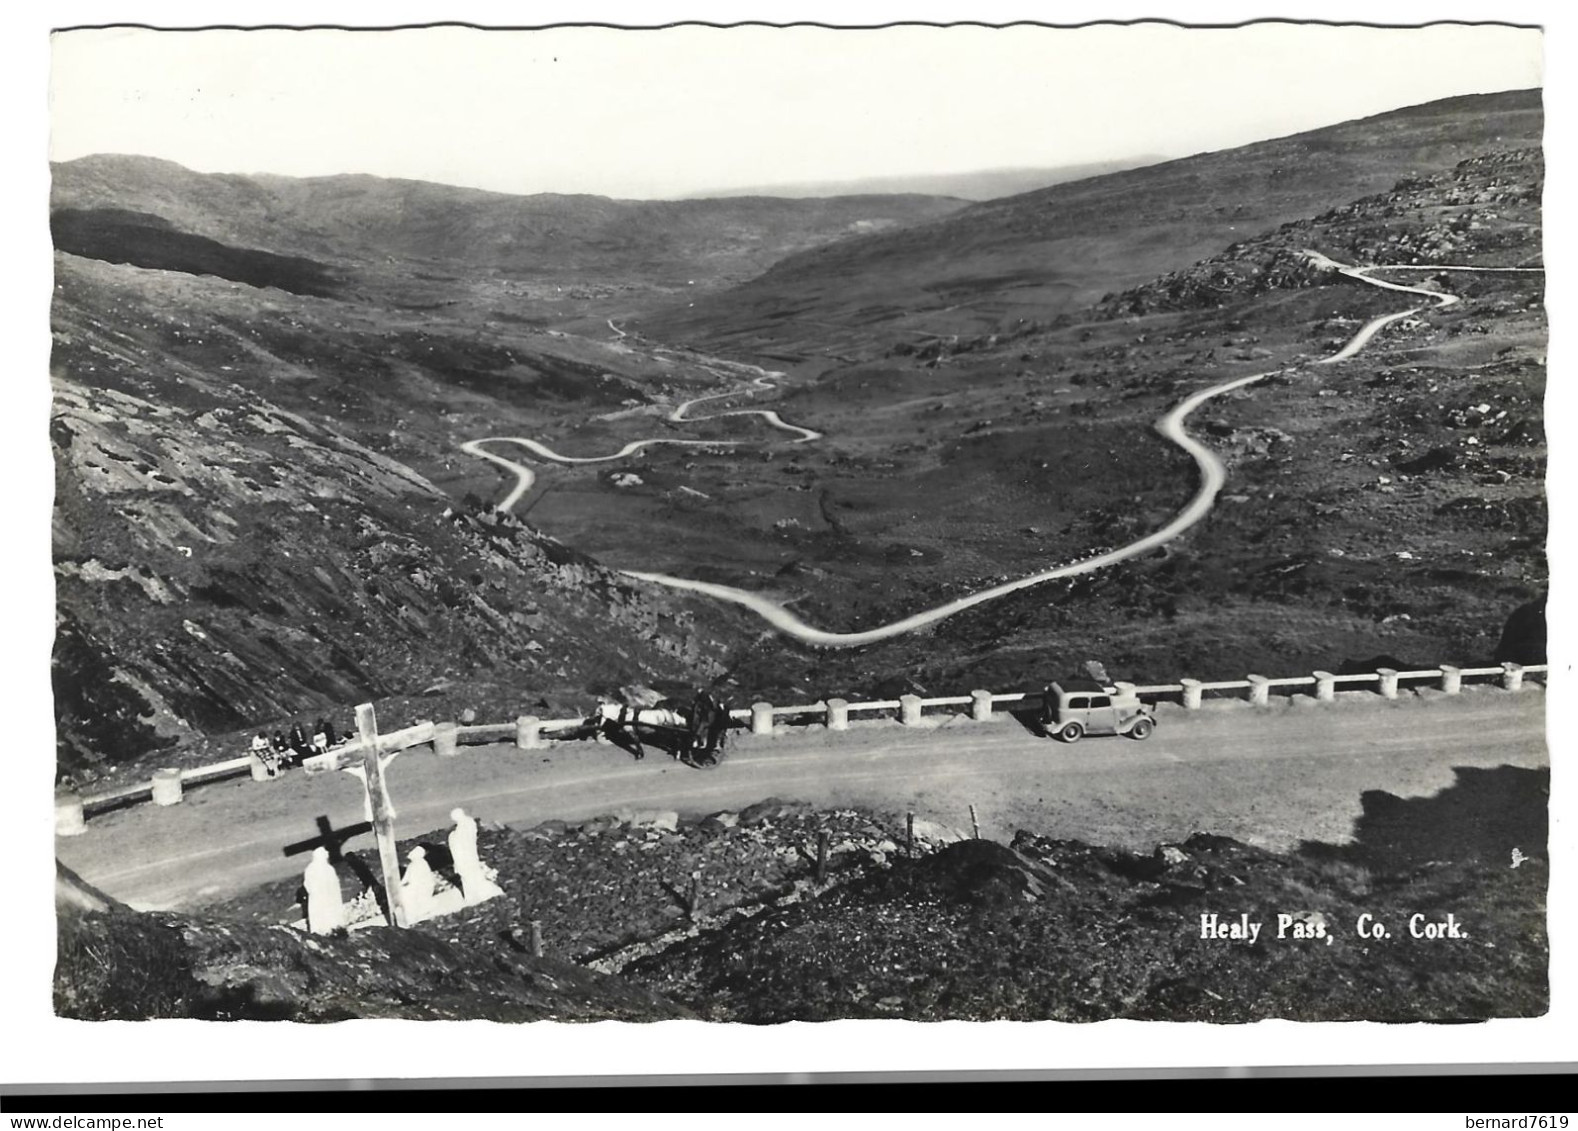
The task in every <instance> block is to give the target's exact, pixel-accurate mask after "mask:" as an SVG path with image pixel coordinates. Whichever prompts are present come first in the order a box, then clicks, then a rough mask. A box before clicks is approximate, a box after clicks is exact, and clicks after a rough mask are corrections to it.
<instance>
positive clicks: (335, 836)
mask: <svg viewBox="0 0 1578 1131" xmlns="http://www.w3.org/2000/svg"><path fill="white" fill-rule="evenodd" d="M317 825H318V835H317V836H315V837H309V838H308V839H306V840H298V841H297V842H296V843H295V844H287V845H286V846H285V847H284V849H283V850H282V851H283V853H284V855H286V856H299V855H301V854H302V853H303V852H311V851H312V850H313V849H314V848H327V849H328V850H329V863H331V864H338V863H339V862H340V860H341V858H342V856H343V852H342V850H343V849H344V848H345V842H346V841H348V840H353V839H355V838H356V837H359V836H361V835H362V834H363V833H370V832H372V831H373V827H372V825H371V824H369V823H368V822H366V821H363V822H362V823H361V824H359V825H351V826H350V827H348V828H343V829H336V828H335V827H334V822H333V821H331V820H329V817H328V814H326V813H325V814H321V815H320V816H319V817H318V819H317Z"/></svg>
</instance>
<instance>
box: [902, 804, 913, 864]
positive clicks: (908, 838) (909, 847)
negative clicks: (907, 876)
mask: <svg viewBox="0 0 1578 1131" xmlns="http://www.w3.org/2000/svg"><path fill="white" fill-rule="evenodd" d="M904 855H905V856H906V857H907V858H908V859H910V860H913V859H915V813H914V811H913V810H911V812H910V814H909V815H908V816H907V817H905V818H904Z"/></svg>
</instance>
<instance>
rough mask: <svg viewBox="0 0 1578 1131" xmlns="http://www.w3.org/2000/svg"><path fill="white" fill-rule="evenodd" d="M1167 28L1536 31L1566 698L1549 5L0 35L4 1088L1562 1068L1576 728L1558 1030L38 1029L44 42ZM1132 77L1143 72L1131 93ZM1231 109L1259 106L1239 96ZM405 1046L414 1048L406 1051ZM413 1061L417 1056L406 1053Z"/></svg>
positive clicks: (739, 14)
mask: <svg viewBox="0 0 1578 1131" xmlns="http://www.w3.org/2000/svg"><path fill="white" fill-rule="evenodd" d="M1147 17H1149V18H1158V17H1159V18H1170V19H1178V20H1181V21H1186V22H1190V23H1232V22H1241V21H1245V20H1251V19H1260V18H1268V17H1279V18H1310V19H1318V20H1322V21H1342V20H1351V21H1354V22H1363V23H1399V24H1412V23H1418V22H1420V21H1421V20H1425V19H1430V20H1442V19H1459V20H1502V21H1512V22H1519V23H1537V24H1541V25H1543V26H1545V27H1546V29H1547V32H1548V36H1547V68H1546V111H1547V138H1546V155H1547V161H1548V167H1549V185H1548V188H1547V201H1548V202H1551V207H1550V208H1549V209H1548V212H1547V217H1546V218H1547V248H1548V261H1550V262H1553V263H1555V264H1556V265H1557V268H1558V269H1557V270H1556V271H1554V272H1553V273H1552V275H1551V277H1550V282H1549V291H1548V296H1547V301H1548V304H1549V306H1550V308H1551V310H1552V312H1553V313H1552V319H1551V320H1552V333H1551V344H1552V347H1553V364H1552V365H1551V368H1550V374H1551V385H1552V391H1551V395H1550V399H1549V402H1548V406H1547V421H1546V423H1547V428H1548V430H1549V431H1550V433H1551V434H1552V437H1553V442H1552V453H1551V471H1552V484H1553V485H1552V487H1551V490H1550V496H1551V501H1552V506H1553V515H1552V529H1553V533H1552V539H1551V559H1552V568H1553V570H1554V571H1558V572H1559V580H1558V582H1557V585H1556V586H1554V587H1553V590H1552V594H1551V603H1550V616H1551V624H1552V633H1551V645H1552V661H1553V674H1552V680H1553V682H1555V683H1556V686H1557V691H1556V694H1555V695H1553V696H1552V701H1553V702H1560V700H1561V697H1562V695H1563V691H1564V685H1565V681H1566V680H1568V679H1570V678H1571V676H1570V675H1569V674H1567V669H1568V665H1569V664H1570V663H1571V659H1572V654H1571V649H1570V648H1569V647H1568V646H1567V641H1566V639H1565V637H1564V631H1565V629H1566V626H1568V625H1569V624H1571V623H1572V617H1571V613H1570V609H1571V602H1570V601H1569V600H1568V599H1567V597H1566V594H1565V593H1564V592H1563V590H1562V584H1563V582H1564V581H1565V580H1566V579H1567V578H1568V577H1569V576H1570V572H1571V571H1570V570H1569V569H1568V566H1569V564H1570V562H1569V557H1568V555H1567V553H1566V552H1565V551H1566V547H1567V546H1568V545H1569V538H1570V528H1571V523H1570V521H1569V520H1570V514H1569V511H1570V509H1571V507H1570V504H1569V502H1568V500H1569V498H1570V495H1569V491H1568V485H1569V484H1570V483H1571V482H1572V467H1571V463H1570V457H1568V456H1567V455H1566V453H1565V451H1564V446H1563V445H1562V444H1561V443H1560V442H1559V441H1560V439H1561V437H1562V432H1563V427H1564V425H1565V424H1566V423H1567V422H1570V421H1572V420H1573V419H1574V418H1575V417H1574V412H1573V404H1572V400H1571V396H1572V394H1570V393H1569V392H1568V391H1567V390H1566V389H1564V387H1563V386H1564V384H1568V385H1570V383H1571V381H1572V379H1573V378H1572V374H1570V373H1568V372H1567V371H1566V370H1565V368H1564V366H1563V364H1562V359H1563V358H1564V357H1566V356H1568V354H1569V353H1570V352H1571V350H1570V349H1569V348H1568V347H1567V346H1566V345H1565V339H1564V337H1563V331H1564V328H1565V326H1566V321H1565V318H1564V317H1563V316H1562V314H1561V313H1560V312H1561V311H1563V310H1565V309H1566V307H1565V305H1564V304H1565V303H1566V302H1567V301H1568V299H1569V297H1570V295H1569V291H1568V289H1567V288H1565V287H1563V285H1562V283H1563V276H1562V274H1561V271H1560V268H1561V266H1562V265H1563V264H1565V262H1566V260H1565V257H1564V255H1563V253H1564V252H1566V251H1568V250H1569V248H1570V240H1571V236H1570V229H1571V222H1570V219H1569V217H1570V215H1571V209H1570V208H1564V207H1563V206H1562V204H1561V203H1560V202H1561V201H1562V200H1563V199H1564V198H1565V199H1566V200H1571V199H1573V198H1574V197H1573V193H1572V188H1571V186H1572V183H1573V182H1572V178H1571V176H1570V167H1569V165H1568V159H1569V156H1570V153H1569V144H1568V143H1569V142H1570V137H1571V129H1572V124H1571V118H1570V109H1571V105H1570V104H1571V94H1570V89H1569V88H1570V85H1571V82H1570V79H1569V77H1568V76H1569V74H1570V73H1571V72H1570V71H1569V68H1570V67H1571V66H1572V65H1573V61H1574V53H1573V51H1572V49H1571V45H1570V43H1569V42H1568V40H1569V37H1570V36H1571V35H1572V34H1573V33H1574V30H1575V28H1578V17H1575V16H1573V15H1571V14H1569V12H1568V11H1566V10H1564V9H1563V8H1562V7H1561V6H1560V5H1558V4H1555V3H1526V2H1525V3H1520V2H1517V0H1502V2H1496V3H1491V2H1489V0H1481V2H1477V3H1466V2H1441V3H1436V4H1433V5H1430V6H1428V7H1427V6H1423V5H1418V4H1407V3H1399V2H1394V0H1385V2H1380V0H1365V2H1352V0H1325V2H1323V3H1319V4H1315V3H1306V4H1303V5H1294V4H1289V3H1276V4H1265V3H1262V4H1251V3H1238V2H1234V3H1207V2H1203V0H1196V2H1191V3H1189V4H1179V3H1171V4H1157V3H1151V4H1136V3H1132V2H1108V3H1095V2H1089V0H1059V2H1058V3H1057V4H1045V3H1042V4H1037V3H1031V2H1027V0H1013V2H1009V0H995V2H994V0H974V2H972V3H968V4H966V3H963V2H962V0H960V2H947V3H944V2H938V0H931V2H917V3H907V4H894V3H882V2H876V3H863V4H861V5H859V6H850V5H844V6H839V5H834V4H829V3H754V4H753V3H739V2H734V3H721V2H710V3H708V2H697V0H691V2H688V3H672V2H669V0H645V2H642V3H639V4H634V3H612V2H608V0H603V2H597V0H593V2H591V3H577V4H572V3H568V2H564V0H552V2H534V3H530V4H506V3H485V2H479V0H469V2H468V0H452V2H450V3H445V4H442V5H440V4H436V3H430V2H429V3H419V2H410V0H384V2H382V3H380V4H378V5H376V6H373V5H367V4H362V3H354V2H347V0H334V2H326V0H317V2H312V3H303V2H288V3H286V2H279V3H255V2H246V0H236V2H232V3H227V4H224V5H213V4H201V3H185V2H179V3H178V2H164V3H151V2H148V0H138V2H134V0H126V2H119V3H103V2H100V3H84V2H76V3H71V2H64V3H55V4H48V5H45V4H35V5H32V6H29V7H28V8H27V9H26V10H25V11H23V12H22V13H20V14H12V15H11V17H10V19H9V20H8V22H7V25H6V31H7V33H8V34H7V36H6V38H5V51H6V60H5V61H6V64H7V66H6V67H5V68H4V71H3V77H0V81H3V82H4V84H5V85H4V89H5V92H6V95H7V97H6V99H5V102H4V105H5V107H6V111H7V113H6V114H5V116H4V117H5V122H4V129H5V130H6V131H7V140H8V142H9V144H8V145H7V147H6V149H5V150H4V152H5V154H6V156H7V158H8V160H7V161H6V165H5V173H4V177H3V179H0V184H3V191H4V194H5V201H6V205H7V207H6V208H5V211H4V213H3V215H4V216H5V218H6V221H7V227H8V235H9V239H8V240H7V241H6V244H5V247H6V252H7V259H8V261H9V262H8V265H7V266H8V269H7V271H6V273H5V275H4V278H3V283H0V285H3V286H4V289H5V299H6V301H5V302H4V304H3V305H0V309H3V310H4V311H5V317H6V321H7V330H8V333H7V335H6V339H5V341H6V344H7V347H8V349H7V351H6V358H5V360H6V364H5V365H4V368H3V370H0V372H3V378H0V380H3V388H4V396H5V397H6V406H7V408H8V409H9V412H8V413H7V415H6V421H7V424H8V428H7V430H6V440H7V443H6V444H5V445H3V449H0V450H3V452H4V458H5V461H6V465H5V470H6V473H7V474H6V479H5V482H6V484H7V486H8V502H7V505H6V508H5V515H6V521H7V527H8V529H9V530H11V531H14V532H19V534H20V536H19V537H15V538H13V539H12V540H11V543H10V545H9V546H8V547H7V550H8V552H7V554H6V555H5V557H4V558H3V559H0V561H3V563H4V566H3V568H4V569H5V579H6V582H7V584H6V585H5V586H4V587H3V592H4V600H5V605H4V608H5V613H6V615H5V620H4V624H5V627H6V629H7V631H6V644H7V647H6V649H5V651H4V653H3V655H0V664H3V665H4V669H3V670H4V676H5V678H4V681H3V682H0V689H3V692H4V699H3V700H0V701H5V702H7V703H8V704H9V708H10V712H11V713H12V715H13V717H19V718H21V720H22V725H21V726H20V728H18V729H16V730H13V732H12V734H11V735H10V736H9V737H8V738H7V740H6V741H5V743H4V745H3V747H0V759H3V765H4V768H5V775H6V776H5V786H4V788H3V790H0V794H3V798H4V800H3V804H4V806H5V809H4V812H5V816H6V818H7V820H6V821H5V823H4V825H3V826H0V828H3V829H4V830H5V831H6V833H7V837H6V839H7V841H8V843H9V844H10V845H12V846H16V848H15V850H14V852H13V853H10V854H8V856H7V858H6V860H5V862H4V871H3V875H4V881H3V883H4V889H3V890H4V891H5V896H6V910H7V912H8V914H7V915H6V916H5V918H4V920H3V921H0V939H3V942H0V949H3V962H0V969H3V970H4V972H5V982H4V991H5V993H4V997H3V998H0V1016H3V1018H4V1021H3V1024H4V1026H5V1032H4V1038H5V1045H6V1046H7V1047H6V1054H5V1055H4V1056H3V1057H0V1079H3V1080H4V1081H6V1082H13V1083H15V1082H30V1081H31V1082H37V1081H69V1080H87V1081H107V1080H115V1081H134V1080H149V1081H158V1080H198V1079H214V1080H234V1079H259V1080H266V1079H301V1078H312V1077H353V1078H355V1077H361V1078H377V1077H383V1076H388V1075H390V1074H396V1075H401V1076H410V1077H424V1078H443V1077H478V1076H482V1077H510V1078H513V1077H519V1076H522V1075H533V1074H538V1075H567V1076H583V1075H586V1074H608V1075H625V1076H628V1075H646V1074H649V1073H657V1072H672V1073H693V1072H706V1073H719V1072H772V1073H825V1072H851V1071H860V1072H873V1071H878V1072H895V1073H899V1072H915V1071H927V1072H943V1071H948V1070H970V1069H977V1070H1002V1069H1040V1068H1052V1067H1058V1068H1080V1067H1085V1068H1108V1067H1119V1066H1124V1067H1140V1066H1153V1065H1154V1066H1188V1065H1199V1066H1218V1065H1287V1064H1398V1063H1506V1062H1520V1061H1521V1062H1544V1061H1551V1060H1553V1059H1558V1058H1561V1057H1563V1056H1564V1055H1570V1051H1569V1050H1571V1049H1573V1048H1578V1040H1575V1039H1574V1038H1575V1036H1578V1033H1575V1028H1578V1027H1575V1024H1574V1018H1575V1015H1578V983H1575V980H1574V975H1573V971H1574V963H1573V961H1572V957H1573V950H1574V942H1575V937H1574V935H1575V917H1574V906H1575V902H1578V901H1575V898H1574V887H1575V885H1574V884H1573V883H1572V879H1571V876H1572V871H1573V869H1572V861H1573V860H1574V859H1575V856H1574V847H1575V846H1574V835H1573V824H1574V822H1573V819H1572V813H1573V806H1572V804H1571V797H1570V796H1566V795H1564V793H1563V791H1564V790H1570V789H1571V777H1570V772H1569V771H1568V770H1567V757H1568V756H1569V755H1570V754H1571V752H1572V750H1573V748H1574V746H1575V743H1574V742H1573V740H1572V739H1571V738H1570V736H1569V734H1568V733H1567V732H1569V731H1570V730H1571V729H1572V728H1571V727H1570V726H1568V725H1564V724H1562V722H1561V713H1560V712H1558V716H1557V717H1558V725H1557V726H1556V727H1555V729H1554V730H1553V731H1552V733H1551V739H1552V743H1553V746H1554V747H1555V749H1554V750H1553V758H1552V763H1553V782H1554V785H1553V792H1554V793H1555V794H1556V796H1555V798H1554V799H1553V811H1552V816H1553V822H1552V840H1551V857H1552V859H1553V861H1554V864H1553V867H1552V886H1551V900H1550V906H1551V932H1552V940H1553V947H1554V950H1555V953H1554V955H1553V960H1552V967H1551V980H1552V1000H1553V1011H1552V1014H1551V1015H1549V1016H1548V1017H1545V1018H1539V1019H1531V1020H1526V1021H1500V1022H1492V1023H1489V1024H1485V1025H1476V1026H1428V1025H1412V1026H1406V1027H1399V1026H1382V1025H1375V1024H1368V1023H1356V1024H1344V1025H1300V1024H1296V1023H1291V1022H1261V1023H1258V1024H1255V1025H1251V1026H1223V1027H1215V1026H1203V1025H1187V1026H1185V1025H1169V1024H1163V1023H1142V1022H1118V1021H1114V1022H1105V1023H1102V1024H1099V1025H1087V1026H1059V1025H1055V1024H1038V1025H1023V1024H1010V1023H996V1024H970V1023H965V1022H950V1023H945V1024H939V1025H930V1026H928V1025H913V1024H907V1023H904V1022H897V1021H892V1022H889V1021H872V1022H837V1023H831V1024H826V1025H820V1026H816V1025H805V1024H795V1025H786V1026H779V1027H766V1028H747V1027H736V1026H721V1025H710V1026H709V1025H705V1024H700V1023H672V1024H669V1025H665V1026H663V1027H662V1028H661V1029H659V1028H654V1027H652V1026H624V1025H617V1024H613V1023H602V1024H597V1025H556V1024H538V1025H531V1026H516V1027H511V1026H500V1025H493V1024H489V1023H484V1022H467V1023H433V1024H427V1025H423V1026H421V1027H420V1028H416V1027H413V1023H400V1022H348V1023H343V1024H338V1025H329V1026H281V1025H264V1024H245V1025H242V1024H236V1025H228V1026H223V1025H214V1024H202V1023H197V1022H159V1023H153V1024H144V1025H134V1024H132V1023H107V1024H101V1025H90V1024H83V1023H73V1022H66V1021H61V1020H58V1019H56V1018H54V1017H53V1015H52V1013H51V1011H50V1003H49V971H50V969H51V968H52V965H53V911H52V895H51V892H52V880H51V872H52V863H51V861H50V856H51V846H52V843H53V834H52V813H51V812H50V809H49V806H48V805H47V804H44V803H42V802H41V800H40V799H42V798H47V797H48V796H49V794H50V790H51V776H50V772H51V768H52V761H53V759H52V748H53V741H52V736H51V733H50V730H49V713H48V705H49V702H50V700H49V695H50V691H49V683H48V653H49V645H50V639H51V633H52V629H53V617H52V611H53V590H52V588H51V573H50V568H49V552H48V544H47V535H46V531H47V530H48V524H49V499H50V482H51V465H50V460H49V449H48V443H47V439H46V428H45V425H46V420H47V415H48V389H47V381H46V373H47V349H48V340H47V334H46V333H45V331H44V327H45V326H46V324H47V318H48V311H47V303H48V293H47V286H46V284H45V280H46V279H47V278H48V274H49V267H50V247H49V242H48V233H47V228H46V225H45V216H46V210H47V195H48V176H47V167H46V164H45V160H46V153H47V125H46V122H47V108H46V105H45V101H46V98H45V91H46V82H47V66H48V57H47V43H46V40H45V33H46V31H47V29H48V28H50V27H52V26H56V27H58V26H64V25H69V24H100V23H107V22H121V21H131V22H144V23H149V24H155V25H164V26H179V25H201V24H210V23H216V22H223V23H227V24H228V23H234V24H241V25H254V24H287V25H290V24H298V25H299V24H324V23H340V24H346V25H351V26H357V25H362V26H365V25H388V24H392V23H427V22H434V21H451V20H458V21H465V22H471V23H477V24H482V25H509V24H516V25H519V24H533V25H536V24H546V23H553V22H588V21H594V22H609V23H618V24H625V25H630V26H637V25H651V24H661V23H668V22H675V21H679V20H703V21H710V22H719V23H731V22H738V21H740V20H742V19H761V20H765V21H769V22H792V21H796V20H808V19H809V20H818V21H820V22H824V23H832V24H840V23H842V24H849V23H859V24H871V23H882V22H887V21H890V20H895V19H902V20H922V21H933V22H950V21H957V20H970V21H981V22H987V23H1001V22H1008V21H1012V20H1015V19H1025V20H1045V21H1054V22H1057V23H1073V22H1079V21H1080V20H1088V19H1118V18H1128V19H1141V18H1147ZM1135 77H1136V80H1137V81H1138V80H1139V79H1140V78H1141V76H1135ZM1246 96H1247V97H1254V95H1253V93H1252V92H1249V93H1246ZM413 1036H420V1040H418V1041H413V1040H411V1039H410V1038H411V1037H413ZM418 1050H420V1052H418Z"/></svg>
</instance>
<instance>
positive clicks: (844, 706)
mask: <svg viewBox="0 0 1578 1131" xmlns="http://www.w3.org/2000/svg"><path fill="white" fill-rule="evenodd" d="M827 729H828V730H848V729H849V703H848V701H847V700H844V699H829V700H828V701H827Z"/></svg>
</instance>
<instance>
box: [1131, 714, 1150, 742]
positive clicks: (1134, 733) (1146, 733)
mask: <svg viewBox="0 0 1578 1131" xmlns="http://www.w3.org/2000/svg"><path fill="white" fill-rule="evenodd" d="M1155 729H1156V724H1155V723H1153V722H1152V721H1151V720H1150V719H1138V720H1136V721H1135V723H1134V725H1133V726H1132V727H1130V728H1129V737H1130V738H1137V739H1139V740H1140V741H1141V742H1144V741H1145V740H1146V739H1147V738H1149V737H1150V736H1151V731H1153V730H1155Z"/></svg>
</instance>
